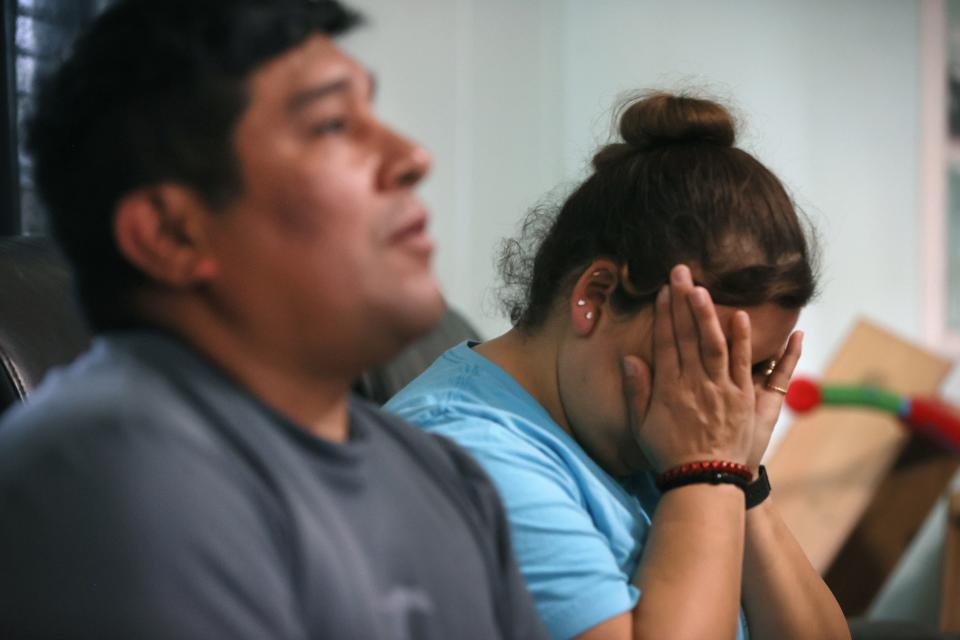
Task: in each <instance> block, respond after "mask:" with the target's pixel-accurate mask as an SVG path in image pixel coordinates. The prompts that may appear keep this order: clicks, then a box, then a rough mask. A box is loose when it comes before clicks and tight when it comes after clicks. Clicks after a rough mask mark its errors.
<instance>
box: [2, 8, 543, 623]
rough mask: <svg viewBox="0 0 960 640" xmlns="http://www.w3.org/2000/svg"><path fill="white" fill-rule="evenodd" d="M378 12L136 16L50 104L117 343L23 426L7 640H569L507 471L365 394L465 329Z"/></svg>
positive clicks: (6, 527)
mask: <svg viewBox="0 0 960 640" xmlns="http://www.w3.org/2000/svg"><path fill="white" fill-rule="evenodd" d="M356 21H357V17H356V15H355V14H353V13H352V12H350V11H348V10H346V9H344V8H343V7H341V6H340V5H338V4H337V3H335V2H331V1H326V0H319V1H318V0H120V1H119V2H118V3H116V4H115V5H114V6H113V7H112V8H111V9H109V10H108V11H107V12H106V13H105V14H104V15H102V16H101V17H100V18H99V19H98V20H97V21H96V23H95V24H94V25H93V26H92V28H91V29H90V30H89V31H88V32H87V33H86V34H84V35H83V36H82V37H81V39H80V40H79V41H78V43H77V45H76V47H75V49H74V51H73V52H72V54H71V56H70V57H69V58H68V59H67V61H66V62H65V63H64V64H63V66H62V67H61V69H60V70H59V71H58V72H57V73H56V74H55V75H54V76H53V77H52V78H51V79H50V80H49V81H47V82H46V84H45V85H44V86H43V87H42V90H41V92H40V94H39V102H38V107H37V112H36V113H35V114H34V116H33V119H32V121H31V123H30V125H29V144H30V147H31V149H32V152H33V155H34V159H35V173H36V183H37V186H38V189H39V191H40V193H41V194H42V197H43V199H44V200H45V202H46V203H47V205H48V208H49V210H50V213H51V222H52V226H53V229H54V232H55V234H56V236H57V238H58V240H59V241H60V244H61V246H62V247H63V249H64V251H65V253H66V255H67V256H68V258H69V259H70V261H71V262H72V264H73V265H74V267H75V271H76V277H77V283H78V289H79V297H80V300H81V302H82V303H83V305H84V309H85V311H86V313H87V316H88V318H89V320H90V322H91V325H92V326H93V327H94V328H95V330H96V332H97V336H98V337H97V338H96V340H95V341H94V345H93V347H92V348H91V350H90V351H89V352H88V353H86V354H85V355H83V356H82V357H81V358H80V359H79V360H77V361H76V362H75V363H74V364H72V365H71V366H69V367H67V368H64V369H61V370H58V371H56V372H54V373H53V374H52V375H50V376H48V378H47V380H46V381H45V382H44V383H43V385H42V386H41V388H40V389H38V391H37V392H36V393H35V394H34V396H32V398H31V399H30V401H29V402H28V403H27V404H25V405H23V406H20V407H17V408H15V409H13V410H12V411H11V412H10V413H8V414H7V415H6V416H5V417H4V420H3V422H2V423H0V637H4V638H61V637H77V638H80V637H85V638H148V639H149V638H158V639H160V638H164V639H166V638H177V639H180V638H234V639H237V638H250V639H254V638H255V639H262V638H297V639H300V638H303V639H306V638H350V639H359V640H363V639H367V638H370V639H378V638H384V639H395V638H396V639H400V638H411V639H413V638H417V639H419V638H425V639H430V638H438V639H439V638H443V639H447V638H450V639H453V638H457V639H469V638H477V639H481V638H483V639H488V638H498V637H503V638H540V637H543V631H542V628H541V627H540V624H539V621H538V620H537V619H536V615H535V613H534V610H533V608H532V605H531V603H530V601H529V598H528V596H527V594H526V592H525V589H524V585H523V583H522V579H521V578H520V577H519V574H518V573H517V570H516V567H515V566H514V563H513V560H512V557H511V552H510V545H509V539H508V535H507V529H506V525H505V522H504V518H503V514H502V511H501V506H500V503H499V501H498V499H497V497H496V494H495V492H494V490H493V488H492V486H491V484H490V482H489V481H488V480H487V478H486V477H485V476H484V474H483V473H482V472H481V471H479V470H478V468H477V467H476V466H475V465H474V464H473V463H472V462H471V461H470V460H469V458H467V457H466V456H465V455H464V454H463V453H461V452H460V451H459V450H458V449H457V448H456V447H455V446H454V445H452V444H450V443H448V442H444V441H442V440H439V439H435V438H432V437H429V436H426V435H424V434H422V433H421V432H419V431H417V430H414V429H412V428H409V427H407V426H406V425H404V424H402V423H401V422H399V421H397V420H396V419H392V418H388V417H387V416H385V415H384V414H382V413H380V412H379V410H377V409H375V408H373V407H371V406H368V405H365V404H364V403H363V402H362V401H359V400H356V399H351V398H350V397H349V394H348V390H349V387H350V384H351V382H352V381H353V380H354V379H355V378H356V377H357V376H358V374H359V373H360V372H362V371H363V370H365V369H367V368H369V367H370V366H373V365H375V364H378V363H381V362H383V361H385V360H387V359H388V358H390V357H391V356H392V355H394V354H395V353H397V352H398V351H399V350H400V349H401V348H402V347H403V346H404V345H406V344H408V343H409V342H410V341H411V340H412V339H414V338H416V337H417V336H419V335H421V334H423V333H424V332H426V331H428V330H429V329H430V328H431V327H433V326H434V324H435V323H436V322H437V321H438V320H439V318H440V315H441V313H442V310H443V303H442V300H441V298H440V294H439V292H438V288H437V284H436V282H435V280H434V276H433V274H432V272H431V270H430V265H429V260H430V255H431V252H432V244H431V241H430V239H429V237H428V236H427V235H426V231H425V226H426V223H427V217H426V213H425V210H424V208H423V206H422V205H421V204H420V202H419V201H418V199H417V198H416V196H415V194H414V191H413V190H414V187H415V186H416V185H417V184H418V183H419V181H420V180H421V178H422V177H423V176H424V175H425V174H426V173H427V171H428V169H429V157H428V155H427V154H426V152H425V151H423V150H422V149H421V148H419V147H418V146H416V145H415V144H413V143H411V142H409V141H408V140H406V139H404V138H403V137H401V136H399V135H398V134H396V133H395V132H393V131H392V130H390V129H389V128H387V127H386V126H384V125H383V124H382V123H381V122H380V121H379V120H378V119H377V118H376V116H375V115H374V113H373V111H372V106H371V100H372V94H373V87H372V82H371V78H370V76H369V74H368V73H367V72H366V71H365V70H364V69H363V68H362V67H361V66H360V65H358V64H357V62H356V61H354V60H353V59H352V58H350V57H349V56H347V55H345V54H344V53H343V52H342V51H341V50H340V49H339V48H338V47H337V46H336V44H335V43H334V41H333V40H332V38H333V37H335V36H337V35H339V34H341V33H343V32H345V31H347V30H348V29H349V28H351V26H353V24H354V23H355V22H356Z"/></svg>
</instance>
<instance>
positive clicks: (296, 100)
mask: <svg viewBox="0 0 960 640" xmlns="http://www.w3.org/2000/svg"><path fill="white" fill-rule="evenodd" d="M367 82H368V86H369V88H370V100H371V101H373V98H374V96H375V95H376V93H377V79H376V77H375V76H374V75H373V73H372V72H368V73H367ZM350 85H351V79H350V78H337V79H336V80H331V81H330V82H326V83H324V84H321V85H318V86H316V87H310V88H309V89H304V90H303V91H300V92H299V93H297V94H295V95H294V96H293V97H292V98H290V101H289V102H288V103H287V111H290V112H296V111H300V110H301V109H303V108H304V107H306V106H307V105H308V104H311V103H312V102H316V101H317V100H322V99H323V98H327V97H329V96H331V95H335V94H339V93H344V92H346V91H348V90H349V89H350Z"/></svg>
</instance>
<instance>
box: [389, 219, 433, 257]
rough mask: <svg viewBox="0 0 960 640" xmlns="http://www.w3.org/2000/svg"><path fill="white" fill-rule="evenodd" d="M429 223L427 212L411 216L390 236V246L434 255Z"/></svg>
mask: <svg viewBox="0 0 960 640" xmlns="http://www.w3.org/2000/svg"><path fill="white" fill-rule="evenodd" d="M429 221H430V217H429V216H428V215H427V213H426V211H419V212H417V213H416V214H415V215H411V216H410V217H409V218H408V219H406V220H405V221H404V222H402V223H401V224H400V225H399V227H398V228H397V229H396V230H395V231H394V232H393V233H391V234H390V237H389V239H388V242H389V244H390V245H398V246H403V247H405V248H409V249H412V250H414V251H417V252H419V253H427V254H429V253H432V252H433V238H431V237H430V234H429V233H427V225H428V223H429Z"/></svg>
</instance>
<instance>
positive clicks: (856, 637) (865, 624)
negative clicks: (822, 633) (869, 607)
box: [850, 619, 960, 640]
mask: <svg viewBox="0 0 960 640" xmlns="http://www.w3.org/2000/svg"><path fill="white" fill-rule="evenodd" d="M850 635H852V636H853V640H960V634H957V633H943V632H940V631H937V630H936V629H932V628H930V627H926V626H924V625H919V624H914V623H912V622H896V621H893V620H862V619H854V620H850Z"/></svg>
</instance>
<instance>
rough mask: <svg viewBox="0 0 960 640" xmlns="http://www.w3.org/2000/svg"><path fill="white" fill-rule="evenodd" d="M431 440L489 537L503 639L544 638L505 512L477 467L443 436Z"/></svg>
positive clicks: (545, 636)
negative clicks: (445, 457) (441, 450)
mask: <svg viewBox="0 0 960 640" xmlns="http://www.w3.org/2000/svg"><path fill="white" fill-rule="evenodd" d="M432 437H433V438H435V439H436V440H437V441H438V442H440V443H441V445H442V446H443V447H444V448H445V449H446V450H447V453H448V455H449V456H450V457H451V459H452V460H453V462H454V464H455V466H456V467H457V470H458V471H459V475H460V477H461V478H462V479H463V481H464V486H465V489H466V493H467V495H468V496H469V499H470V501H471V502H472V503H473V505H474V506H475V507H476V509H477V513H478V514H479V516H480V519H481V521H482V533H483V535H486V536H489V537H490V543H491V544H492V547H493V550H494V558H495V561H494V563H495V570H496V575H495V576H492V577H491V579H492V580H493V581H494V589H495V591H496V594H495V595H496V597H497V603H498V607H500V618H501V629H503V631H504V637H505V638H515V639H518V640H519V639H524V640H526V639H538V640H539V639H544V638H547V632H546V631H545V629H544V626H543V623H542V622H541V620H540V617H539V616H538V615H537V611H536V608H535V607H534V604H533V599H532V598H531V596H530V593H529V591H528V590H527V585H526V582H525V581H524V579H523V576H522V575H521V573H520V570H519V568H518V567H517V563H516V560H515V558H514V555H513V547H512V545H511V542H510V530H509V525H508V523H507V516H506V512H505V511H504V508H503V503H502V502H501V500H500V495H499V493H497V490H496V487H495V486H494V485H493V482H492V481H491V480H490V477H489V476H488V475H487V473H486V472H485V471H484V470H483V469H482V468H481V467H480V465H479V464H477V463H476V462H475V461H474V459H473V458H472V457H470V455H469V454H468V453H467V452H465V451H464V450H463V449H461V448H460V447H459V446H458V445H457V444H456V443H454V442H452V441H451V440H449V439H447V438H445V437H444V436H437V435H434V436H432Z"/></svg>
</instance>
